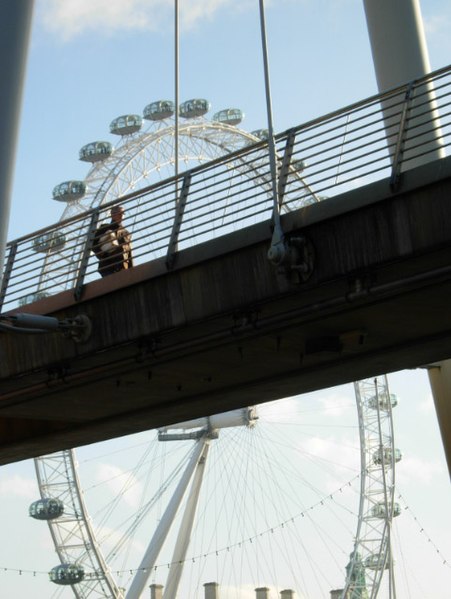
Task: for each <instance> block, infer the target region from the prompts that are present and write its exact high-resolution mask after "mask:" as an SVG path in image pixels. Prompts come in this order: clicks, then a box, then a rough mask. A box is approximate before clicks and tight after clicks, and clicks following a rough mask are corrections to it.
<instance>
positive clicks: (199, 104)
mask: <svg viewBox="0 0 451 599" xmlns="http://www.w3.org/2000/svg"><path fill="white" fill-rule="evenodd" d="M209 110H210V102H209V101H208V100H203V99H201V98H194V99H193V100H187V101H186V102H183V104H180V108H179V115H180V116H181V117H182V118H184V119H195V118H196V117H200V116H204V114H207V112H208V111H209Z"/></svg>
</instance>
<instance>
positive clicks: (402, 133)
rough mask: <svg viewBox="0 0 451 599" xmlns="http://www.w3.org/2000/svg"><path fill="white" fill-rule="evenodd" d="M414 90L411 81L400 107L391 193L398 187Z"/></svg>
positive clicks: (413, 82)
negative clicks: (408, 113)
mask: <svg viewBox="0 0 451 599" xmlns="http://www.w3.org/2000/svg"><path fill="white" fill-rule="evenodd" d="M414 88H415V81H411V82H410V84H409V86H408V87H407V90H406V95H405V98H404V105H403V107H402V113H401V120H400V122H399V131H398V139H397V140H396V147H395V153H394V156H393V165H392V172H391V177H390V187H391V189H392V190H393V191H396V189H397V188H398V186H399V179H400V173H401V163H402V155H403V151H404V142H405V137H406V122H407V112H408V109H409V106H410V101H411V99H412V95H413V91H414Z"/></svg>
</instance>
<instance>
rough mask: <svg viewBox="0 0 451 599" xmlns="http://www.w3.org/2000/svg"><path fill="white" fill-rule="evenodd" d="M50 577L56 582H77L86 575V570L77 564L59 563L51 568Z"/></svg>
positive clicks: (62, 583)
mask: <svg viewBox="0 0 451 599" xmlns="http://www.w3.org/2000/svg"><path fill="white" fill-rule="evenodd" d="M49 577H50V580H51V581H52V582H54V583H55V584H61V585H70V584H77V582H81V581H82V580H83V578H84V577H85V571H84V570H83V568H82V567H81V566H79V565H77V564H58V566H55V567H54V568H52V569H51V570H50V572H49Z"/></svg>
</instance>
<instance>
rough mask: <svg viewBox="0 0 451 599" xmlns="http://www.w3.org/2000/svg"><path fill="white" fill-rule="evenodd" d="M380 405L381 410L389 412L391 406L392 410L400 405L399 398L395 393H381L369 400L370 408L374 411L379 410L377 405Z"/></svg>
mask: <svg viewBox="0 0 451 599" xmlns="http://www.w3.org/2000/svg"><path fill="white" fill-rule="evenodd" d="M378 403H379V409H380V410H382V411H383V412H388V409H389V407H390V405H391V407H392V408H395V407H396V406H397V405H398V396H397V395H395V394H394V393H388V394H387V393H385V392H382V393H379V394H378V395H373V397H370V398H369V399H368V407H369V408H371V409H372V410H376V409H377V404H378Z"/></svg>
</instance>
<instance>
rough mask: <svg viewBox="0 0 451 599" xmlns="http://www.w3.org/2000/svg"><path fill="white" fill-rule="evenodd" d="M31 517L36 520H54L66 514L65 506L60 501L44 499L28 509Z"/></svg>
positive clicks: (51, 498) (49, 498)
mask: <svg viewBox="0 0 451 599" xmlns="http://www.w3.org/2000/svg"><path fill="white" fill-rule="evenodd" d="M28 513H29V515H30V516H31V517H32V518H34V519H35V520H54V519H55V518H59V517H60V516H62V515H63V513H64V504H63V502H62V501H61V500H60V499H54V498H53V497H44V498H42V499H38V500H37V501H34V502H33V503H32V504H31V505H30V507H29V508H28Z"/></svg>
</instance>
